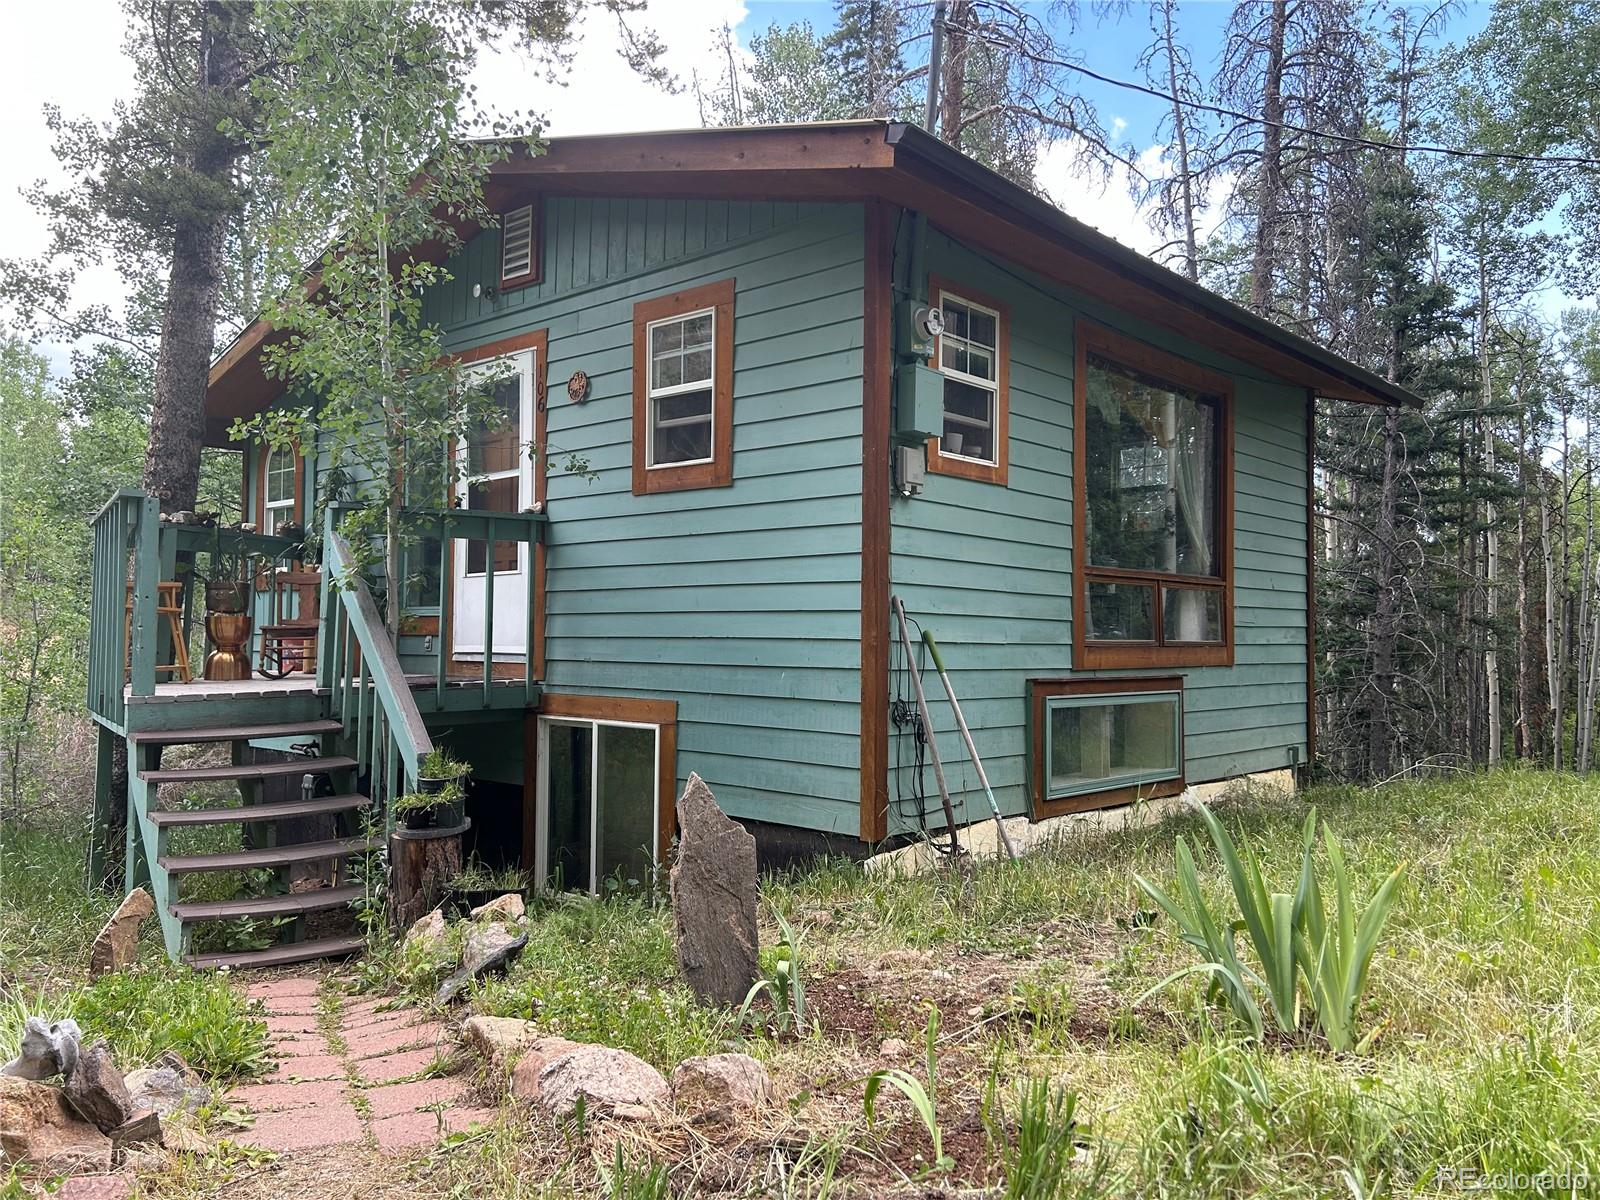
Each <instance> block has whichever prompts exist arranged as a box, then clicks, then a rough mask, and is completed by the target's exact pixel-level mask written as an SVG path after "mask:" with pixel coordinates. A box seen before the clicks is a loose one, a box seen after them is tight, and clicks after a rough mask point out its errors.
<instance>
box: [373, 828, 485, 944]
mask: <svg viewBox="0 0 1600 1200" xmlns="http://www.w3.org/2000/svg"><path fill="white" fill-rule="evenodd" d="M468 824H469V822H463V823H462V824H460V825H456V826H453V827H452V828H449V829H396V830H395V831H394V833H393V834H391V835H390V838H389V915H390V920H391V921H392V923H393V924H394V926H395V928H397V929H408V928H410V926H411V925H412V923H413V922H415V921H417V920H419V919H421V918H422V917H423V916H425V915H427V914H428V913H429V912H431V911H432V910H433V909H434V908H436V907H437V906H438V904H439V902H440V901H441V900H442V899H444V895H445V892H446V891H447V890H448V889H449V886H450V881H451V880H452V879H454V878H455V877H456V876H457V875H459V874H461V835H462V834H463V833H465V832H466V831H467V825H468Z"/></svg>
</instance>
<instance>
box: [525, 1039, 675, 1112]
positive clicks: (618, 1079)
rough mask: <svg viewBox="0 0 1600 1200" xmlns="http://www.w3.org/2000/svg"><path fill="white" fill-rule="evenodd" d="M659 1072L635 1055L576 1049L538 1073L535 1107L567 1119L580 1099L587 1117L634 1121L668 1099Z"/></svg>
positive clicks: (601, 1048)
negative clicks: (620, 1117) (616, 1116)
mask: <svg viewBox="0 0 1600 1200" xmlns="http://www.w3.org/2000/svg"><path fill="white" fill-rule="evenodd" d="M667 1094H668V1088H667V1081H666V1079H665V1078H664V1077H663V1076H662V1074H661V1072H660V1071H658V1070H656V1069H655V1068H654V1067H652V1066H651V1065H650V1064H649V1063H647V1062H645V1061H644V1059H642V1058H639V1057H638V1056H637V1055H633V1054H629V1053H628V1052H627V1051H626V1050H613V1049H612V1048H611V1047H609V1046H579V1047H578V1048H577V1049H575V1050H569V1051H568V1052H567V1053H565V1054H563V1055H560V1056H559V1057H557V1058H554V1059H552V1060H551V1061H550V1062H549V1063H547V1064H546V1065H545V1068H544V1070H542V1071H540V1072H539V1096H538V1100H537V1103H538V1105H539V1107H541V1108H543V1109H544V1110H545V1111H546V1112H549V1113H551V1114H553V1115H554V1116H557V1117H561V1118H566V1117H570V1116H572V1115H573V1114H574V1113H575V1112H576V1111H577V1109H578V1098H579V1097H580V1096H581V1097H582V1098H583V1108H584V1112H585V1114H586V1115H587V1116H590V1117H607V1116H612V1115H614V1114H615V1113H616V1112H617V1110H619V1109H620V1110H623V1113H622V1115H626V1116H636V1115H638V1110H640V1109H649V1108H651V1107H652V1106H654V1105H656V1104H659V1103H660V1102H661V1101H663V1100H665V1099H666V1098H667Z"/></svg>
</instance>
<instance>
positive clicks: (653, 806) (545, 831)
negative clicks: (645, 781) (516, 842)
mask: <svg viewBox="0 0 1600 1200" xmlns="http://www.w3.org/2000/svg"><path fill="white" fill-rule="evenodd" d="M552 725H565V726H569V727H581V726H587V727H588V729H589V894H590V895H591V896H598V895H599V894H600V885H601V884H602V883H603V882H604V880H602V879H601V877H600V874H599V863H598V861H597V858H598V856H599V853H600V837H599V834H600V806H599V804H597V803H596V802H595V789H596V788H597V787H598V786H599V781H600V727H601V726H605V725H610V726H615V727H616V728H619V729H649V730H651V731H653V732H654V734H655V753H654V754H653V755H652V756H651V761H650V767H651V770H650V778H651V784H650V863H651V871H652V872H658V871H659V870H660V859H659V858H658V851H659V847H660V845H661V726H660V725H654V724H651V723H649V722H647V721H600V720H595V719H592V718H589V717H540V718H539V746H538V755H539V770H538V779H537V781H536V783H535V796H536V802H535V807H534V814H533V822H534V849H533V859H534V873H533V874H534V887H535V889H536V890H538V891H540V892H543V891H546V890H547V889H548V888H549V884H550V727H551V726H552ZM650 882H651V884H652V885H653V884H654V882H655V881H654V880H653V879H652V880H651V881H650Z"/></svg>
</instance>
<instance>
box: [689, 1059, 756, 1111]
mask: <svg viewBox="0 0 1600 1200" xmlns="http://www.w3.org/2000/svg"><path fill="white" fill-rule="evenodd" d="M771 1099H772V1077H771V1076H770V1075H768V1074H767V1069H766V1067H764V1066H762V1065H761V1064H760V1063H759V1062H757V1061H756V1060H755V1059H753V1058H751V1057H750V1056H749V1055H748V1054H707V1055H699V1056H696V1057H694V1058H686V1059H684V1060H683V1061H682V1062H681V1063H679V1064H678V1067H677V1069H676V1070H675V1071H673V1072H672V1102H673V1103H674V1104H675V1105H677V1107H678V1109H679V1111H681V1112H683V1113H684V1114H685V1115H687V1116H688V1117H689V1119H690V1120H691V1121H694V1122H696V1123H709V1122H726V1121H731V1120H732V1119H733V1118H734V1117H736V1116H739V1115H742V1114H744V1113H748V1112H754V1111H755V1110H756V1109H758V1108H760V1107H761V1106H762V1105H764V1104H766V1103H768V1102H769V1101H770V1100H771Z"/></svg>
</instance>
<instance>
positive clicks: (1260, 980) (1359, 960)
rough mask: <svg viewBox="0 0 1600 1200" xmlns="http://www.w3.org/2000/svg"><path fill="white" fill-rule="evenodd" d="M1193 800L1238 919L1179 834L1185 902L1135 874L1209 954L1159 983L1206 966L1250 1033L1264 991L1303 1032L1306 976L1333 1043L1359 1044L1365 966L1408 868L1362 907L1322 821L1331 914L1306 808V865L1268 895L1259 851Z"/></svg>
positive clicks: (1290, 1025) (1275, 1009) (1315, 1013)
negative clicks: (1207, 885) (1215, 900)
mask: <svg viewBox="0 0 1600 1200" xmlns="http://www.w3.org/2000/svg"><path fill="white" fill-rule="evenodd" d="M1196 808H1197V809H1198V811H1199V813H1200V816H1201V818H1202V819H1203V820H1204V821H1205V823H1206V828H1207V830H1208V831H1209V832H1210V834H1211V840H1212V843H1213V845H1215V847H1216V850H1217V855H1218V857H1219V858H1220V859H1221V861H1222V865H1223V869H1224V871H1225V873H1226V875H1227V879H1228V883H1229V886H1230V888H1231V889H1232V892H1233V898H1234V902H1235V904H1236V905H1237V906H1238V910H1239V913H1240V918H1239V920H1238V922H1237V923H1235V922H1233V921H1229V920H1225V919H1220V918H1218V917H1217V916H1214V915H1213V914H1212V911H1211V908H1210V906H1209V904H1208V903H1207V901H1206V898H1205V896H1204V894H1203V892H1202V890H1201V887H1200V882H1199V876H1198V873H1197V871H1196V870H1195V864H1194V856H1193V853H1192V851H1191V850H1190V848H1189V844H1188V842H1187V840H1186V839H1182V838H1180V839H1179V840H1178V844H1177V849H1176V855H1177V862H1178V886H1179V890H1180V896H1181V903H1180V902H1179V901H1176V900H1174V899H1173V898H1172V897H1171V896H1169V895H1168V894H1167V893H1166V892H1165V891H1163V890H1162V889H1161V888H1160V887H1158V886H1156V885H1155V884H1153V883H1151V882H1150V881H1148V880H1147V879H1145V878H1143V877H1142V876H1135V880H1136V882H1137V883H1138V885H1139V888H1140V889H1141V890H1142V891H1143V892H1144V893H1145V895H1147V896H1149V897H1150V899H1151V900H1153V901H1154V902H1155V903H1156V904H1157V905H1158V906H1159V907H1160V908H1161V910H1162V911H1163V912H1165V913H1166V914H1167V916H1168V917H1170V918H1171V919H1172V921H1173V922H1174V923H1175V924H1176V925H1177V926H1178V929H1179V931H1180V936H1181V937H1182V939H1183V940H1184V941H1185V942H1187V943H1188V944H1189V945H1191V946H1193V947H1194V948H1195V949H1196V950H1198V951H1200V954H1201V958H1202V961H1201V963H1200V964H1199V965H1198V966H1194V967H1188V968H1185V969H1184V970H1182V971H1178V972H1175V973H1174V974H1172V975H1169V976H1168V977H1167V978H1166V979H1165V980H1163V981H1162V982H1161V983H1159V984H1157V985H1156V989H1153V990H1159V989H1160V988H1164V987H1166V986H1168V985H1169V984H1171V983H1173V982H1176V981H1177V980H1178V979H1181V978H1183V977H1185V976H1187V975H1191V974H1205V975H1207V976H1208V978H1209V980H1210V983H1211V989H1210V990H1211V991H1212V992H1213V993H1220V994H1221V995H1222V996H1223V997H1224V998H1225V999H1226V1000H1227V1002H1228V1004H1229V1005H1230V1007H1232V1009H1233V1011H1234V1012H1235V1013H1236V1014H1237V1015H1238V1016H1239V1017H1240V1019H1241V1020H1243V1021H1244V1022H1245V1023H1246V1024H1247V1025H1248V1026H1249V1028H1250V1030H1251V1033H1252V1034H1253V1035H1254V1036H1255V1037H1257V1038H1260V1037H1261V1036H1262V1033H1263V1022H1262V1017H1261V1010H1260V1007H1259V1006H1258V1004H1257V1003H1256V1000H1255V996H1254V992H1255V991H1256V990H1257V989H1260V990H1263V991H1265V992H1266V994H1267V997H1268V999H1269V1001H1270V1009H1271V1012H1272V1015H1273V1017H1274V1018H1275V1020H1276V1022H1277V1026H1278V1028H1279V1029H1280V1030H1282V1031H1283V1032H1285V1033H1297V1032H1298V1031H1299V1030H1300V1017H1301V1001H1302V981H1303V983H1304V992H1305V995H1304V1000H1305V1002H1306V1008H1307V1010H1308V1011H1309V1012H1310V1014H1311V1015H1312V1017H1313V1018H1314V1019H1315V1021H1316V1024H1317V1027H1318V1029H1319V1030H1321V1032H1322V1035H1323V1036H1324V1037H1325V1038H1327V1040H1328V1044H1329V1045H1330V1046H1331V1047H1332V1048H1333V1049H1334V1050H1339V1051H1345V1050H1352V1049H1356V1048H1357V1042H1356V1037H1355V1017H1356V1006H1357V1005H1358V1004H1359V1003H1360V1000H1361V995H1362V992H1363V991H1364V990H1365V988H1366V979H1367V971H1368V969H1369V968H1370V966H1371V964H1372V957H1373V955H1374V954H1375V953H1376V952H1377V948H1378V938H1379V937H1380V935H1381V934H1382V932H1383V927H1384V924H1385V923H1386V922H1387V921H1388V919H1389V915H1390V912H1391V911H1392V910H1393V908H1394V905H1395V900H1396V898H1397V897H1396V892H1397V890H1398V888H1399V885H1400V879H1401V876H1402V875H1403V874H1404V870H1405V868H1404V867H1403V866H1401V867H1396V868H1395V869H1394V871H1393V872H1391V873H1390V875H1389V877H1388V878H1387V879H1385V880H1384V881H1383V882H1382V883H1381V884H1379V885H1378V889H1377V891H1376V892H1375V893H1374V894H1373V896H1372V898H1371V900H1369V901H1368V903H1367V905H1366V907H1365V908H1364V909H1363V910H1362V911H1361V912H1360V913H1359V915H1358V914H1357V911H1356V908H1357V904H1356V900H1355V897H1354V889H1353V885H1352V883H1351V879H1350V873H1349V871H1348V870H1347V868H1346V866H1345V859H1344V851H1343V849H1342V848H1341V846H1340V844H1339V840H1338V839H1337V838H1336V837H1335V836H1334V835H1333V831H1332V830H1331V829H1327V828H1324V829H1323V843H1324V845H1325V847H1326V852H1327V857H1328V864H1329V868H1330V870H1331V871H1332V875H1333V887H1332V892H1333V899H1334V911H1333V916H1332V920H1329V919H1328V916H1327V913H1326V911H1325V909H1324V907H1323V899H1322V885H1321V884H1320V883H1319V882H1318V879H1317V875H1316V871H1315V869H1314V866H1313V863H1312V850H1313V848H1314V846H1315V844H1316V832H1317V812H1316V809H1314V808H1313V809H1312V810H1311V811H1310V812H1309V813H1308V814H1307V815H1306V819H1305V823H1304V824H1303V825H1302V827H1301V852H1300V868H1299V872H1298V875H1297V879H1296V885H1295V891H1294V892H1293V893H1292V894H1291V893H1287V892H1271V893H1269V892H1268V891H1267V885H1266V881H1265V879H1264V878H1263V875H1262V871H1261V864H1260V862H1259V861H1258V860H1257V858H1256V855H1255V852H1254V851H1253V850H1248V849H1247V850H1246V851H1245V854H1244V855H1243V856H1241V855H1240V854H1239V850H1238V848H1237V847H1236V846H1235V845H1234V842H1233V838H1232V837H1231V836H1230V835H1229V833H1228V831H1227V830H1226V829H1225V828H1223V825H1222V822H1221V821H1219V820H1218V819H1217V817H1216V814H1214V813H1213V812H1212V811H1211V810H1210V809H1209V808H1207V807H1205V806H1204V805H1197V806H1196ZM1238 928H1242V929H1243V930H1244V932H1245V934H1246V938H1247V941H1248V942H1249V944H1250V946H1251V948H1252V949H1253V951H1254V952H1255V962H1256V964H1257V967H1256V968H1252V967H1250V966H1248V965H1246V964H1245V963H1244V962H1243V961H1242V960H1241V959H1240V958H1239V956H1238V953H1237V950H1236V947H1235V941H1234V937H1235V932H1236V929H1238ZM1148 994H1149V993H1147V995H1148Z"/></svg>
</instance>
